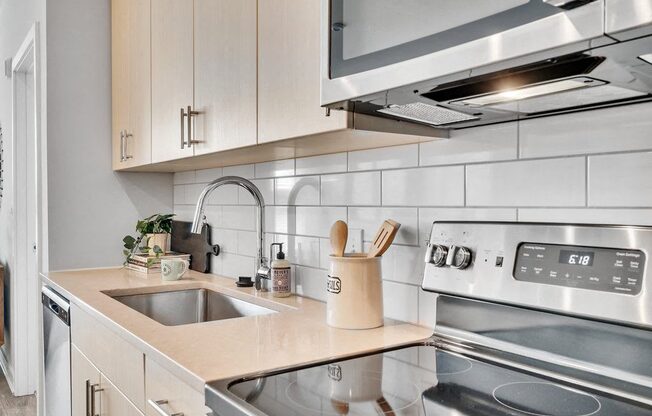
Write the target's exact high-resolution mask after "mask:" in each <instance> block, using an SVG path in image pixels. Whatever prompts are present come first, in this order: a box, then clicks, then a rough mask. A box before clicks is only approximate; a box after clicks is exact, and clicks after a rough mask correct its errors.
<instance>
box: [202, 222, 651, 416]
mask: <svg viewBox="0 0 652 416" xmlns="http://www.w3.org/2000/svg"><path fill="white" fill-rule="evenodd" d="M651 251H652V228H650V227H624V226H623V227H619V226H596V225H567V224H526V223H489V222H436V223H434V224H433V227H432V232H431V235H430V243H429V245H428V250H427V253H426V258H425V261H426V266H425V274H424V280H423V289H424V290H427V291H433V292H437V293H439V294H440V295H439V296H438V297H437V300H436V324H435V328H434V334H433V335H432V337H431V338H429V339H427V340H425V341H423V342H421V343H417V344H413V345H407V346H402V347H400V348H395V349H391V350H384V351H378V352H375V353H371V354H367V355H364V356H357V357H348V358H347V359H340V360H337V361H333V362H324V363H322V364H317V365H311V366H306V367H302V368H290V369H282V370H279V371H276V372H272V373H268V374H254V375H251V376H247V377H243V378H240V379H236V380H224V381H219V382H216V383H213V384H211V385H208V386H207V387H206V403H207V405H208V406H209V407H211V409H213V411H214V413H215V415H217V416H236V415H261V416H262V415H282V416H288V415H346V414H349V415H379V414H384V415H446V416H453V415H455V416H461V415H467V416H471V415H493V416H500V415H510V416H528V415H550V416H580V415H608V416H620V415H627V416H638V415H651V414H652V299H651V298H650V296H651V291H652V283H651V282H652V280H651V279H652V277H651V276H649V268H648V267H647V261H648V257H649V255H650V252H651Z"/></svg>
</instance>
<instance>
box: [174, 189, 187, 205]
mask: <svg viewBox="0 0 652 416" xmlns="http://www.w3.org/2000/svg"><path fill="white" fill-rule="evenodd" d="M173 201H174V204H175V205H179V204H185V203H186V185H174V195H173Z"/></svg>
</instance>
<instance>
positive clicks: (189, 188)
mask: <svg viewBox="0 0 652 416" xmlns="http://www.w3.org/2000/svg"><path fill="white" fill-rule="evenodd" d="M184 187H185V189H186V197H185V201H186V204H189V205H195V204H197V200H198V199H199V194H201V191H202V190H203V189H204V185H203V184H201V183H199V184H193V185H184Z"/></svg>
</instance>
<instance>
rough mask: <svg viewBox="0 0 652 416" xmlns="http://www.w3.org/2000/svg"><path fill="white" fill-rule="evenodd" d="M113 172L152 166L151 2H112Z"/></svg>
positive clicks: (126, 0)
mask: <svg viewBox="0 0 652 416" xmlns="http://www.w3.org/2000/svg"><path fill="white" fill-rule="evenodd" d="M111 15H112V19H111V22H112V23H111V40H112V42H111V54H112V83H113V86H112V112H113V122H112V145H113V168H114V169H123V168H129V167H133V166H141V165H145V164H148V163H150V162H151V137H152V136H151V62H150V54H149V53H148V51H149V49H150V39H151V38H150V0H112V2H111Z"/></svg>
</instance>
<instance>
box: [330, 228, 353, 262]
mask: <svg viewBox="0 0 652 416" xmlns="http://www.w3.org/2000/svg"><path fill="white" fill-rule="evenodd" d="M348 238H349V227H348V226H347V225H346V223H345V222H344V221H335V223H334V224H333V226H332V227H331V252H332V254H333V255H334V256H337V257H343V256H344V250H345V249H346V240H347V239H348Z"/></svg>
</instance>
